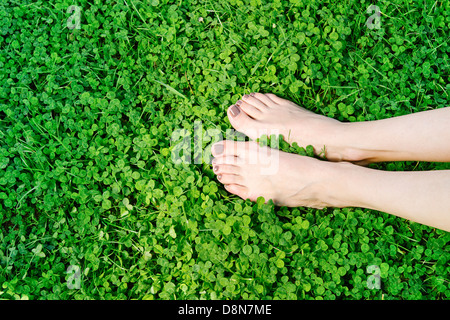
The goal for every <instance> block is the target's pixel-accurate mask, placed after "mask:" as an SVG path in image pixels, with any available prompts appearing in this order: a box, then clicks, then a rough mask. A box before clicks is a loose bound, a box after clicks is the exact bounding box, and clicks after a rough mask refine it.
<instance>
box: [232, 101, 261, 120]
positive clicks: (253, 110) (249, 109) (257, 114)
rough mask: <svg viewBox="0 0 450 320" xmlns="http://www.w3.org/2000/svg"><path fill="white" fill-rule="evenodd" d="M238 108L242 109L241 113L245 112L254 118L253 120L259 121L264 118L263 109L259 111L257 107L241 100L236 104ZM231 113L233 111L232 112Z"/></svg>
mask: <svg viewBox="0 0 450 320" xmlns="http://www.w3.org/2000/svg"><path fill="white" fill-rule="evenodd" d="M236 106H238V107H239V108H240V110H241V111H244V112H245V113H246V114H247V115H249V116H250V117H252V118H253V119H259V118H261V116H262V114H263V113H262V112H261V109H259V108H258V107H257V106H255V105H252V104H250V103H249V102H247V101H242V100H239V101H237V102H236ZM265 108H267V107H265ZM230 112H231V110H230Z"/></svg>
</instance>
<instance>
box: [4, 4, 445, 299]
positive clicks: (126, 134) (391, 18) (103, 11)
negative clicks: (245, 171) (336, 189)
mask: <svg viewBox="0 0 450 320" xmlns="http://www.w3.org/2000/svg"><path fill="white" fill-rule="evenodd" d="M371 4H372V3H370V2H367V1H352V0H351V1H345V2H339V1H333V0H295V1H285V0H283V1H281V0H275V1H261V0H250V1H240V0H219V1H209V0H190V1H182V0H178V1H166V0H145V1H143V0H127V1H124V0H102V1H100V0H91V1H87V0H77V1H74V2H72V0H52V1H43V0H37V1H36V0H33V1H31V0H3V1H1V2H0V299H27V298H28V299H175V298H176V299H448V298H450V289H449V281H450V280H449V279H450V266H449V261H450V250H449V247H450V233H447V232H444V231H441V230H437V229H434V228H430V227H427V226H423V225H420V224H417V223H413V222H410V221H406V220H404V219H400V218H396V217H393V216H391V215H389V214H386V213H380V212H375V211H371V210H364V209H354V208H347V209H342V210H341V209H332V208H328V209H325V210H316V209H308V208H285V207H281V208H280V207H274V206H273V205H272V204H270V203H269V204H264V200H263V199H259V200H258V201H257V203H252V202H249V201H243V200H241V199H239V198H237V197H235V196H233V195H231V194H229V193H227V192H226V191H225V190H224V189H223V187H222V185H221V184H220V183H219V182H218V181H217V180H216V179H215V176H214V174H213V172H212V168H211V166H210V165H209V164H208V162H207V161H204V162H202V163H200V164H175V163H173V161H171V153H172V151H173V147H174V146H173V143H171V141H170V137H171V135H172V132H174V131H175V130H178V129H185V130H187V132H191V133H193V131H194V122H195V121H201V122H202V124H203V128H202V130H203V131H204V132H206V131H207V130H209V129H219V130H220V132H223V133H225V131H226V130H227V129H229V128H230V124H229V122H228V119H227V117H226V109H227V108H228V106H230V105H231V104H233V103H234V102H235V101H236V100H238V99H239V98H240V97H241V96H242V95H243V94H245V93H250V92H258V91H260V92H272V93H275V94H278V95H280V96H282V97H285V98H287V99H290V100H292V101H294V102H296V103H297V104H300V105H302V106H303V107H305V108H307V109H309V110H312V111H314V112H317V113H320V114H324V115H327V116H329V117H334V118H336V119H339V120H341V121H368V120H375V119H382V118H387V117H393V116H398V115H402V114H408V113H412V112H418V111H422V110H427V109H430V108H438V107H442V106H448V104H449V96H448V95H449V94H450V76H449V64H450V59H449V56H450V44H449V42H448V41H449V26H450V5H449V3H448V1H435V0H432V1H431V0H421V1H418V0H392V1H379V2H377V3H373V4H376V5H378V6H379V7H380V9H381V11H382V15H381V21H380V23H381V28H380V29H376V28H374V29H369V28H368V27H367V26H366V20H367V19H368V18H369V17H370V14H369V13H367V11H366V9H367V7H368V6H369V5H371ZM71 5H78V6H79V7H80V8H81V11H80V12H81V20H80V29H77V28H73V29H72V27H70V28H68V27H67V21H68V19H69V18H70V17H71V16H72V18H73V15H76V11H71V12H68V8H69V7H70V6H71ZM75 19H76V17H75ZM69 26H70V25H69ZM210 143H211V141H208V139H203V141H202V149H205V150H206V151H204V153H205V154H204V155H206V156H209V155H208V148H207V147H208V145H210ZM282 148H292V149H291V150H292V151H295V152H302V150H300V148H298V147H289V146H285V145H282ZM303 151H304V152H306V153H307V154H309V155H310V153H309V152H308V150H303ZM206 158H207V157H206ZM377 167H379V168H383V169H386V170H438V169H446V168H447V169H448V168H450V166H449V165H448V164H442V163H412V162H399V163H389V164H379V165H377ZM70 266H78V267H79V270H80V273H79V274H75V275H74V274H68V273H67V270H68V268H69V267H70ZM370 266H376V267H375V268H374V267H370ZM373 270H375V272H378V274H379V276H380V283H381V287H380V288H379V289H377V288H374V289H370V288H369V286H368V282H367V281H368V280H369V279H371V278H370V277H372V279H373V277H374V275H373V273H374V271H373ZM74 278H75V279H76V280H79V286H78V285H76V284H75V285H68V283H71V280H73V279H74Z"/></svg>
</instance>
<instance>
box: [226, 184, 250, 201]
mask: <svg viewBox="0 0 450 320" xmlns="http://www.w3.org/2000/svg"><path fill="white" fill-rule="evenodd" d="M225 189H226V190H227V191H228V192H230V193H232V194H235V195H237V196H238V197H241V198H242V199H244V200H245V199H247V197H248V189H247V187H244V186H241V185H238V184H226V185H225Z"/></svg>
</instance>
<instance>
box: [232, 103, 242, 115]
mask: <svg viewBox="0 0 450 320" xmlns="http://www.w3.org/2000/svg"><path fill="white" fill-rule="evenodd" d="M230 112H231V115H232V116H233V117H236V116H237V115H239V113H241V109H239V107H238V106H237V105H234V106H232V107H231V109H230Z"/></svg>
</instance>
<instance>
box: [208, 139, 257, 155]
mask: <svg viewBox="0 0 450 320" xmlns="http://www.w3.org/2000/svg"><path fill="white" fill-rule="evenodd" d="M258 147H259V145H258V143H256V142H254V141H232V140H222V141H219V142H216V143H215V144H213V145H212V147H211V152H212V154H213V156H214V157H215V158H219V157H225V156H235V157H240V158H242V159H246V158H247V157H248V154H249V152H254V151H255V150H256V148H258ZM217 160H218V159H217Z"/></svg>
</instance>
